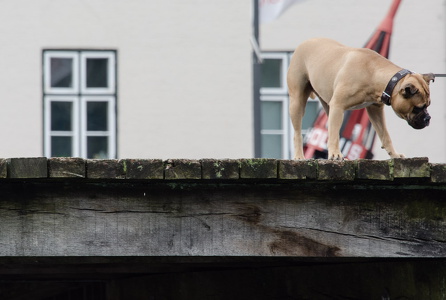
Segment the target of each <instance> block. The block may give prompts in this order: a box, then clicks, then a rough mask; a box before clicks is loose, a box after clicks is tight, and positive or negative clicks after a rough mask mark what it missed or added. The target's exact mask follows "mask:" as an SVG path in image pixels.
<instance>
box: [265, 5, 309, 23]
mask: <svg viewBox="0 0 446 300" xmlns="http://www.w3.org/2000/svg"><path fill="white" fill-rule="evenodd" d="M258 1H259V22H260V24H265V23H269V22H271V21H273V20H275V19H277V18H278V17H279V16H280V15H281V14H282V13H283V12H284V11H285V10H287V9H288V8H289V7H290V6H291V5H293V4H295V3H297V2H301V1H303V0H258Z"/></svg>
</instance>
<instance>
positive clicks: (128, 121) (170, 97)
mask: <svg viewBox="0 0 446 300" xmlns="http://www.w3.org/2000/svg"><path fill="white" fill-rule="evenodd" d="M250 10H251V3H250V2H249V1H231V2H222V1H203V0H194V1H179V0H178V1H168V2H159V1H119V0H114V1H104V0H92V1H87V2H85V1H74V0H67V1H51V0H43V1H30V0H18V1H17V0H6V1H2V3H1V10H0V39H1V44H0V45H1V46H0V65H1V66H2V69H1V70H0V82H1V84H0V96H1V98H0V99H1V100H0V101H1V102H0V103H1V104H2V109H1V110H0V126H2V128H3V130H1V131H0V140H2V141H8V142H7V143H6V142H2V143H1V145H0V156H3V157H17V156H41V155H42V154H43V125H42V123H43V120H42V106H43V105H42V89H41V86H42V79H41V72H42V58H41V56H42V49H48V48H73V49H79V48H85V49H103V48H106V49H116V50H117V51H118V155H119V157H156V158H158V157H159V158H167V157H189V158H199V157H250V156H252V155H253V147H254V146H253V133H252V131H253V126H252V122H253V121H252V96H251V94H252V93H251V90H252V87H251V48H250V44H249V36H250V32H251V21H250V17H249V16H250Z"/></svg>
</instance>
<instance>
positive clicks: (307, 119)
mask: <svg viewBox="0 0 446 300" xmlns="http://www.w3.org/2000/svg"><path fill="white" fill-rule="evenodd" d="M318 112H319V103H318V102H316V101H308V102H307V106H306V107H305V115H304V118H303V120H302V129H304V130H305V129H308V128H309V127H312V126H313V123H314V120H316V117H317V115H318Z"/></svg>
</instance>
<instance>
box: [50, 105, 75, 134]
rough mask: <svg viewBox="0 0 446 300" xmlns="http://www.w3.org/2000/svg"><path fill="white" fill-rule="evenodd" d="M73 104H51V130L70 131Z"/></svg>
mask: <svg viewBox="0 0 446 300" xmlns="http://www.w3.org/2000/svg"><path fill="white" fill-rule="evenodd" d="M72 110H73V103H72V102H66V101H52V102H51V130H53V131H71V130H72V128H71V124H72V120H71V118H72Z"/></svg>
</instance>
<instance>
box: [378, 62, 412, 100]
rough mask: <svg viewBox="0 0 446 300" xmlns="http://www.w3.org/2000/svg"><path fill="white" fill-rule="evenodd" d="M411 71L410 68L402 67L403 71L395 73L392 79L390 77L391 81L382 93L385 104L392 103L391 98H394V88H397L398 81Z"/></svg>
mask: <svg viewBox="0 0 446 300" xmlns="http://www.w3.org/2000/svg"><path fill="white" fill-rule="evenodd" d="M411 73H412V72H411V71H409V70H406V69H402V70H401V71H399V72H398V73H396V74H395V75H393V77H392V79H390V81H389V83H388V84H387V86H386V89H385V90H384V92H383V94H382V95H381V101H382V102H383V103H384V104H385V105H390V98H392V92H393V89H394V88H395V86H396V84H397V83H398V81H400V80H401V78H403V77H404V76H406V75H407V74H411Z"/></svg>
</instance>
